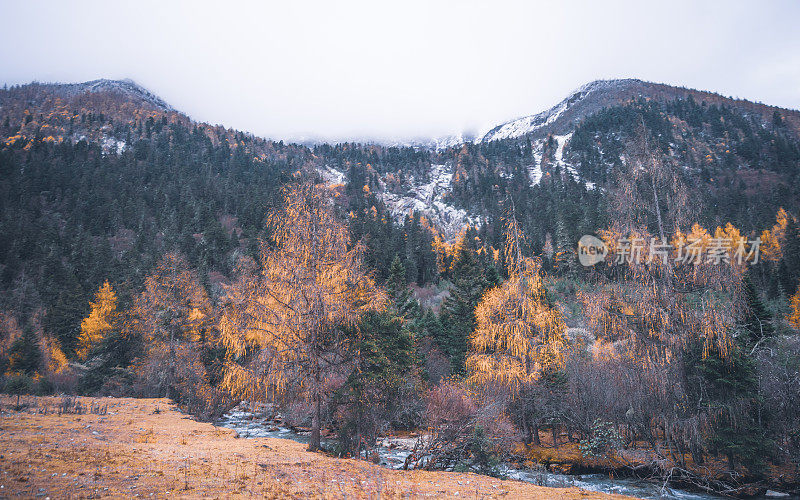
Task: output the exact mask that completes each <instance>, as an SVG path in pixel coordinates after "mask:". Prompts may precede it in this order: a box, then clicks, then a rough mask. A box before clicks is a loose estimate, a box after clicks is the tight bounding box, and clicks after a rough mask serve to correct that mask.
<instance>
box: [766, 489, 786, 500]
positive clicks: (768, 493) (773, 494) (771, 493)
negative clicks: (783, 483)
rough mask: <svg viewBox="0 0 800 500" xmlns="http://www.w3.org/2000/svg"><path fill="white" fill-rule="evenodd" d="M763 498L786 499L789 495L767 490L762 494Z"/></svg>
mask: <svg viewBox="0 0 800 500" xmlns="http://www.w3.org/2000/svg"><path fill="white" fill-rule="evenodd" d="M764 496H765V497H768V498H788V497H790V496H791V495H789V494H788V493H784V492H782V491H775V490H767V491H766V493H764Z"/></svg>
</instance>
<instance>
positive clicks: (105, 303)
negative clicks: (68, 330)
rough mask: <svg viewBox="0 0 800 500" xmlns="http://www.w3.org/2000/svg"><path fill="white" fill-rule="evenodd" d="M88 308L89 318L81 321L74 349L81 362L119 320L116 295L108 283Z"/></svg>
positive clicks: (98, 291) (101, 288)
mask: <svg viewBox="0 0 800 500" xmlns="http://www.w3.org/2000/svg"><path fill="white" fill-rule="evenodd" d="M90 306H91V311H90V313H89V316H87V317H86V318H85V319H84V320H83V321H81V333H80V336H79V337H78V348H77V349H76V354H77V355H78V358H79V359H82V360H85V359H86V358H87V357H88V356H89V353H90V352H91V351H92V350H93V349H94V348H95V347H97V346H98V345H99V344H100V343H101V342H102V341H103V339H104V338H106V336H107V335H108V334H109V333H110V332H111V331H112V330H113V329H114V328H115V327H116V323H117V321H118V319H119V313H118V312H117V295H116V294H115V293H114V290H113V288H111V285H110V284H109V283H108V281H106V282H105V283H103V285H102V286H101V287H100V289H99V290H97V294H96V295H95V298H94V301H93V302H90Z"/></svg>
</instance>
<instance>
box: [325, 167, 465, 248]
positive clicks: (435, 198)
mask: <svg viewBox="0 0 800 500" xmlns="http://www.w3.org/2000/svg"><path fill="white" fill-rule="evenodd" d="M317 172H318V173H319V175H320V176H321V177H322V179H323V180H324V181H325V183H326V184H328V185H330V186H334V185H337V184H342V183H344V182H346V181H347V176H346V174H345V173H344V172H341V171H339V170H337V169H335V168H332V167H330V166H326V167H325V168H320V169H317ZM380 187H381V189H380V191H378V196H379V197H380V199H381V200H382V201H383V202H384V203H385V204H386V206H387V207H388V208H389V211H390V212H391V214H392V216H393V217H394V219H395V220H396V221H398V222H402V221H403V219H404V218H405V217H406V216H407V215H409V214H411V213H412V212H419V213H420V215H422V216H424V217H425V218H427V219H428V220H429V221H430V222H431V223H432V224H433V225H434V226H435V227H437V228H438V229H439V230H440V231H442V234H443V235H444V237H445V238H447V239H453V238H455V237H456V235H457V234H458V233H459V231H461V230H462V229H463V228H464V226H466V225H468V224H469V225H477V224H478V222H479V217H478V216H476V215H474V214H470V213H468V212H467V211H466V210H464V209H461V208H456V207H455V206H453V205H452V204H450V203H448V201H447V195H448V194H449V193H450V192H451V191H452V189H453V166H452V164H450V163H449V162H448V163H444V164H433V165H431V170H430V172H429V174H428V179H427V180H426V179H416V178H414V176H410V177H409V178H408V180H407V182H406V186H405V187H404V188H403V189H402V191H400V190H397V189H395V190H394V191H392V190H389V189H388V188H387V186H386V183H385V182H384V179H383V178H381V179H380Z"/></svg>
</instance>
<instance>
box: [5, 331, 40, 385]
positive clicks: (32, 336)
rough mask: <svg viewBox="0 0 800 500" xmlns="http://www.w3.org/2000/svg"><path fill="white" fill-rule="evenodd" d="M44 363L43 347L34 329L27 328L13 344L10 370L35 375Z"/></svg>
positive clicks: (10, 353) (10, 354) (10, 355)
mask: <svg viewBox="0 0 800 500" xmlns="http://www.w3.org/2000/svg"><path fill="white" fill-rule="evenodd" d="M41 363H42V353H41V345H40V344H39V338H38V336H37V335H36V332H35V331H34V329H33V327H32V326H30V325H27V326H25V328H24V329H23V332H22V336H21V337H19V338H18V339H17V340H15V341H14V343H13V344H11V348H10V349H9V363H8V368H9V371H11V372H18V373H22V374H25V375H33V374H34V373H36V372H38V371H39V369H40V367H41Z"/></svg>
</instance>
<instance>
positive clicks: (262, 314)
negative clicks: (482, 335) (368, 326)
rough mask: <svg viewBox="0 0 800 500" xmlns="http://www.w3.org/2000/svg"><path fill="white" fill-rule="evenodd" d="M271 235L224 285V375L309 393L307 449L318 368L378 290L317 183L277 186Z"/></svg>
mask: <svg viewBox="0 0 800 500" xmlns="http://www.w3.org/2000/svg"><path fill="white" fill-rule="evenodd" d="M268 220H269V226H270V227H271V228H272V230H273V233H272V237H273V241H274V244H271V243H270V242H267V241H263V242H262V243H261V256H260V263H259V264H260V265H259V266H257V268H256V269H255V270H254V271H253V272H252V273H244V274H243V276H242V277H241V278H240V279H239V280H238V281H237V282H236V283H234V284H233V285H232V286H230V287H229V288H228V292H227V296H226V299H225V300H226V305H225V309H224V313H223V316H222V319H221V322H220V331H221V335H222V337H221V338H222V342H223V344H224V345H225V347H226V350H227V353H228V354H227V355H228V358H229V360H230V363H229V364H228V370H227V372H226V375H225V378H224V384H225V386H226V387H228V388H229V389H230V390H232V391H233V392H234V393H237V394H239V395H242V396H245V397H247V398H251V399H264V398H265V397H275V396H278V397H279V396H281V395H284V394H286V393H287V392H289V391H292V390H296V391H300V392H301V393H302V394H304V395H305V397H306V398H307V400H308V401H309V402H310V403H311V424H312V425H311V428H312V430H311V440H310V443H309V450H317V449H319V448H320V427H321V419H322V414H321V413H322V412H321V409H322V405H323V402H324V401H323V400H325V399H327V398H328V396H329V394H330V392H331V391H332V390H333V389H335V387H334V388H332V387H330V384H328V382H329V380H328V377H329V376H330V375H331V374H333V372H334V371H335V370H337V369H338V368H341V367H342V366H344V365H345V364H346V363H347V361H348V358H349V354H350V349H351V347H352V339H351V338H350V337H349V336H348V335H347V334H346V331H347V330H348V329H350V328H352V327H353V326H355V324H356V323H357V322H358V320H359V318H360V316H361V314H362V313H364V312H366V311H369V310H377V309H381V308H382V307H383V306H384V304H385V302H386V299H385V298H384V296H383V294H382V293H381V292H379V290H378V289H377V288H376V286H375V283H374V282H373V280H372V279H371V278H370V277H369V275H368V273H367V271H366V269H365V268H364V266H363V263H362V251H363V247H362V246H361V245H360V244H357V245H355V246H354V247H353V248H348V245H349V243H350V235H349V232H348V230H347V228H346V226H345V225H344V224H343V223H342V222H341V221H340V220H339V219H338V218H337V217H336V215H335V213H334V211H333V207H332V206H331V201H330V200H329V199H328V197H326V196H325V193H324V192H323V191H322V190H321V189H320V188H319V187H317V186H314V185H310V184H303V185H294V186H290V187H287V188H285V190H284V203H283V209H282V210H278V211H275V212H273V213H271V214H270V215H269V218H268Z"/></svg>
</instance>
